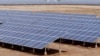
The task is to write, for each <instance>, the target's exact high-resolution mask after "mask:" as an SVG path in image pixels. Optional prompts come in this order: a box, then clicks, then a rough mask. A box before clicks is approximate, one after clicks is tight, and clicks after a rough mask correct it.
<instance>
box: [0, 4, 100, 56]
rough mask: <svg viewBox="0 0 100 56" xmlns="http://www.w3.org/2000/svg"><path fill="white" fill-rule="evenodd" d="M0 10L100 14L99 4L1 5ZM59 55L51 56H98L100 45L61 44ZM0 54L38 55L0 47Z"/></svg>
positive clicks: (3, 55) (54, 46)
mask: <svg viewBox="0 0 100 56" xmlns="http://www.w3.org/2000/svg"><path fill="white" fill-rule="evenodd" d="M0 9H1V10H21V11H33V12H34V11H35V12H36V11H52V12H62V13H81V14H96V15H98V16H99V15H100V6H89V5H6V6H4V5H1V6H0ZM50 46H51V47H50V48H53V49H57V48H58V44H53V45H50ZM61 48H62V50H63V51H64V52H62V54H61V55H59V54H58V53H56V54H52V55H51V56H100V47H98V48H87V47H82V46H80V45H78V46H76V45H69V44H62V47H61ZM0 56H40V55H36V54H32V53H28V52H22V51H17V50H13V49H9V48H2V47H0Z"/></svg>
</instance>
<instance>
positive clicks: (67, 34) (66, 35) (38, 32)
mask: <svg viewBox="0 0 100 56" xmlns="http://www.w3.org/2000/svg"><path fill="white" fill-rule="evenodd" d="M6 28H7V27H6ZM15 28H16V27H15ZM3 29H4V28H3ZM9 29H10V31H9V33H7V32H6V33H7V34H6V33H5V34H4V32H2V30H0V32H2V33H3V34H4V35H8V36H11V35H10V32H11V31H20V30H21V32H23V31H24V32H25V30H27V29H24V30H22V29H19V28H16V29H17V30H16V29H13V28H8V30H9ZM11 29H12V30H11ZM6 30H7V29H6ZM6 30H5V29H4V30H3V31H6ZM31 31H33V32H30V33H33V34H39V35H43V34H44V35H49V36H53V35H56V36H55V37H57V36H58V37H60V36H61V35H62V36H61V37H63V38H66V39H67V38H69V39H71V40H73V39H74V38H75V37H76V36H77V38H78V39H77V40H81V41H84V38H91V37H93V38H94V37H97V36H95V35H97V33H92V32H90V33H89V32H82V34H73V32H75V31H73V32H72V33H69V32H68V33H66V34H65V35H63V34H64V33H62V32H61V33H59V32H58V31H56V32H54V31H49V30H48V31H49V32H48V31H47V30H44V31H43V30H42V31H40V30H36V29H31ZM34 31H35V32H37V33H34ZM26 32H29V30H28V31H26ZM13 33H14V32H13ZM47 33H48V34H47ZM54 33H55V34H54ZM57 33H58V34H57ZM77 33H79V32H77ZM84 33H85V34H87V35H89V34H91V35H89V36H86V35H84ZM94 34H95V35H94ZM12 35H13V34H12ZM16 35H17V36H16ZM22 35H23V34H15V35H13V36H16V37H21V36H22ZM13 36H12V37H13ZM24 36H26V37H27V36H28V35H24ZM78 36H80V37H78ZM82 36H83V37H84V38H81V37H82ZM22 37H23V36H22ZM22 37H21V38H22ZM28 37H30V36H28ZM46 37H47V36H46ZM29 39H30V38H29ZM33 39H34V38H33ZM85 41H86V40H85ZM86 42H93V40H92V41H91V40H87V41H86Z"/></svg>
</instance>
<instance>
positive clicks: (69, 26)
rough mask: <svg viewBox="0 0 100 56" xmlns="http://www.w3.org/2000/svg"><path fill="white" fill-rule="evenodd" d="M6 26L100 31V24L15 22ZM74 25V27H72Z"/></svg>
mask: <svg viewBox="0 0 100 56" xmlns="http://www.w3.org/2000/svg"><path fill="white" fill-rule="evenodd" d="M6 26H14V27H23V28H24V27H25V28H41V29H49V30H60V31H66V30H67V29H70V30H81V31H90V32H91V31H93V32H96V31H99V30H100V29H98V27H100V26H95V27H94V26H81V25H69V24H68V25H61V26H59V25H58V26H55V25H53V26H49V25H40V24H39V25H36V24H35V25H25V24H24V25H22V24H14V23H7V24H6ZM72 26H73V27H72Z"/></svg>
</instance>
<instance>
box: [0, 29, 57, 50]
mask: <svg viewBox="0 0 100 56" xmlns="http://www.w3.org/2000/svg"><path fill="white" fill-rule="evenodd" d="M11 29H12V28H10V31H9V30H7V29H6V30H2V29H0V36H2V37H9V39H8V38H5V39H6V40H7V41H8V40H12V39H11V38H14V39H22V40H24V41H27V40H28V41H29V42H27V43H28V44H30V43H31V44H30V45H32V46H33V47H32V46H31V47H32V48H38V49H39V48H44V46H37V47H34V44H37V43H36V42H38V43H40V42H41V43H40V45H41V44H43V43H45V44H48V43H50V42H53V41H54V40H56V39H57V38H56V37H51V36H42V35H34V34H26V33H22V32H15V31H11ZM19 31H20V30H19ZM37 40H38V41H37ZM1 41H3V39H1ZM4 41H5V40H4ZM30 41H32V42H30ZM17 42H18V41H17ZM7 43H11V44H14V43H16V42H15V41H14V42H12V41H10V42H7ZM19 44H21V45H22V44H23V41H22V42H19V43H17V45H19ZM25 45H27V44H26V43H24V44H23V46H25ZM30 45H27V47H30ZM38 45H39V44H38ZM35 46H36V45H35Z"/></svg>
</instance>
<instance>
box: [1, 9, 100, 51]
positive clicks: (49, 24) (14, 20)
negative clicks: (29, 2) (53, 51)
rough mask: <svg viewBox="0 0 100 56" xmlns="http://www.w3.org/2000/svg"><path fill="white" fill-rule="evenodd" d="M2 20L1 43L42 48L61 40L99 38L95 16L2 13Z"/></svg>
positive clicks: (98, 24) (99, 23)
mask: <svg viewBox="0 0 100 56" xmlns="http://www.w3.org/2000/svg"><path fill="white" fill-rule="evenodd" d="M2 13H4V14H2ZM32 15H33V16H32ZM76 16H77V17H76ZM0 20H1V21H2V22H3V24H2V25H1V26H0V40H1V42H4V43H8V44H14V45H21V46H26V47H31V48H37V49H43V48H44V47H45V46H46V45H48V44H49V43H51V42H53V41H55V40H57V39H58V38H63V39H70V40H76V41H83V42H90V43H95V42H96V41H97V39H98V38H99V37H100V33H99V31H100V29H99V28H100V19H99V18H96V17H95V15H82V14H62V13H61V14H57V13H47V12H44V13H43V12H42V13H40V12H37V13H32V12H17V11H15V12H14V11H1V13H0Z"/></svg>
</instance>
